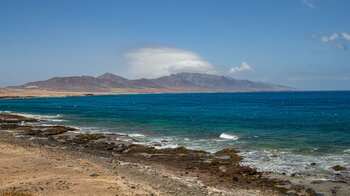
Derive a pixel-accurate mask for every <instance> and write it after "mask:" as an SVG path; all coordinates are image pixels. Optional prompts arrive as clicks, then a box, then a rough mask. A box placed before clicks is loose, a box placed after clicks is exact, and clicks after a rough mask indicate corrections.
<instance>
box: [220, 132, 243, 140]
mask: <svg viewBox="0 0 350 196" xmlns="http://www.w3.org/2000/svg"><path fill="white" fill-rule="evenodd" d="M220 138H222V139H225V140H238V139H239V138H238V136H236V135H230V134H226V133H222V134H221V135H220Z"/></svg>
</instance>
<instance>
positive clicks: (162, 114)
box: [0, 91, 350, 179]
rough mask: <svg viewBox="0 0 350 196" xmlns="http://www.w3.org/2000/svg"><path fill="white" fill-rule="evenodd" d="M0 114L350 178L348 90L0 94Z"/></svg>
mask: <svg viewBox="0 0 350 196" xmlns="http://www.w3.org/2000/svg"><path fill="white" fill-rule="evenodd" d="M0 111H9V112H12V113H19V114H23V115H27V116H32V117H37V118H41V119H46V120H48V121H47V122H44V123H45V124H60V125H69V126H74V127H77V128H79V129H80V130H79V132H84V133H95V132H102V133H107V132H113V133H121V134H123V135H125V136H122V137H121V139H123V140H132V141H134V143H137V144H147V145H151V146H155V147H156V148H169V147H170V148H174V147H179V146H185V147H187V148H190V149H198V150H205V151H208V152H215V151H218V150H220V149H223V148H234V149H237V150H240V151H241V152H240V153H239V154H240V155H241V156H242V157H243V158H244V159H243V161H242V164H243V165H248V166H251V167H255V168H257V169H258V170H259V171H271V172H277V173H286V174H289V175H290V174H293V173H296V175H299V176H303V177H308V178H313V179H335V178H337V173H340V172H336V171H334V170H333V169H331V167H332V166H334V165H342V166H345V167H347V168H348V169H347V170H345V171H341V173H342V175H345V176H348V177H349V176H350V170H349V168H350V91H327V92H247V93H193V94H147V95H108V96H88V97H65V98H28V99H3V100H0ZM159 144H161V146H158V145H159ZM311 163H316V164H312V165H311ZM349 179H350V178H349Z"/></svg>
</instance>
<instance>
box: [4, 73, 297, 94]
mask: <svg viewBox="0 0 350 196" xmlns="http://www.w3.org/2000/svg"><path fill="white" fill-rule="evenodd" d="M8 88H17V89H45V90H54V91H70V92H78V91H85V92H108V91H113V90H115V89H133V90H138V89H139V90H143V91H145V90H150V91H152V90H157V91H170V92H171V91H176V92H177V91H185V92H190V91H195V92H237V91H288V90H296V89H294V88H290V87H285V86H281V85H275V84H269V83H264V82H252V81H249V80H239V79H235V78H232V77H229V76H222V75H213V74H201V73H186V72H182V73H176V74H171V75H170V76H163V77H159V78H155V79H146V78H142V79H135V80H130V79H126V78H123V77H121V76H118V75H115V74H112V73H109V72H107V73H105V74H102V75H100V76H98V77H93V76H71V77H53V78H50V79H48V80H44V81H35V82H28V83H26V84H24V85H21V86H11V87H8Z"/></svg>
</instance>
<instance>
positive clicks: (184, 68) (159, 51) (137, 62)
mask: <svg viewBox="0 0 350 196" xmlns="http://www.w3.org/2000/svg"><path fill="white" fill-rule="evenodd" d="M124 57H125V59H126V60H127V62H128V64H129V72H130V74H132V75H135V76H143V77H160V76H166V75H170V74H172V73H179V72H192V73H209V74H213V73H215V72H216V71H215V68H214V66H213V65H211V64H210V63H209V62H207V61H205V60H203V59H202V58H201V57H200V56H199V55H198V54H196V53H194V52H191V51H188V50H184V49H179V48H174V47H167V46H156V47H141V48H137V49H134V50H131V51H128V52H126V53H125V54H124Z"/></svg>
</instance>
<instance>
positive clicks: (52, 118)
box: [6, 111, 66, 122]
mask: <svg viewBox="0 0 350 196" xmlns="http://www.w3.org/2000/svg"><path fill="white" fill-rule="evenodd" d="M6 112H8V111H6ZM8 113H10V114H15V115H19V116H24V117H27V118H35V119H38V120H47V121H52V122H64V121H66V120H62V119H57V118H61V114H57V115H39V114H27V113H16V112H8Z"/></svg>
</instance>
